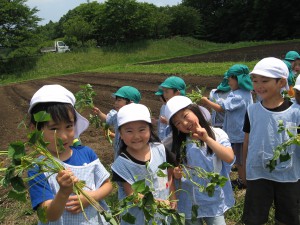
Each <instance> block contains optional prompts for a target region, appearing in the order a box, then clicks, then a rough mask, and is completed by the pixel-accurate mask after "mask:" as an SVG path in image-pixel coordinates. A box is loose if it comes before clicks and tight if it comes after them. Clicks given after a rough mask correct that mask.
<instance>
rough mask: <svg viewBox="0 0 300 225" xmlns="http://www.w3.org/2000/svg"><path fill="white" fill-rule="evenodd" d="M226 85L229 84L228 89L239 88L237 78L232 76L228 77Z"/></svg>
mask: <svg viewBox="0 0 300 225" xmlns="http://www.w3.org/2000/svg"><path fill="white" fill-rule="evenodd" d="M228 85H229V86H230V89H231V90H233V91H235V90H237V89H239V85H238V81H237V78H234V77H232V76H230V77H228Z"/></svg>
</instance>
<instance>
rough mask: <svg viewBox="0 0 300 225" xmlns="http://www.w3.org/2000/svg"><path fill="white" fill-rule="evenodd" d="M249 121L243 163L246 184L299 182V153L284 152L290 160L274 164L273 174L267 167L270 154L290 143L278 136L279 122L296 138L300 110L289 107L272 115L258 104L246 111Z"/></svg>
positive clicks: (293, 150)
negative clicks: (245, 156) (255, 181)
mask: <svg viewBox="0 0 300 225" xmlns="http://www.w3.org/2000/svg"><path fill="white" fill-rule="evenodd" d="M248 116H249V121H250V133H249V145H248V155H247V161H246V178H247V180H256V179H268V180H272V181H278V182H296V181H298V180H299V179H300V149H299V146H296V145H291V146H289V147H288V148H287V151H288V152H289V154H290V155H291V159H290V160H288V161H286V162H282V163H279V162H278V164H277V166H276V167H275V170H273V171H272V172H270V170H269V168H266V164H267V163H269V160H270V159H272V157H273V155H274V152H273V150H274V149H275V148H276V147H277V146H278V145H280V144H282V143H283V142H285V141H287V140H288V139H289V136H288V134H287V133H286V132H285V131H284V132H281V133H278V124H279V120H282V121H283V123H284V126H285V128H288V129H289V131H290V132H292V133H293V134H297V129H296V127H298V126H299V124H300V106H299V105H298V104H293V105H291V106H290V107H289V108H288V109H286V110H284V111H281V112H273V111H269V110H268V109H266V108H264V107H263V106H262V105H261V103H260V102H258V103H255V104H253V105H251V106H249V108H248Z"/></svg>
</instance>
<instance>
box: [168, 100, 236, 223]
mask: <svg viewBox="0 0 300 225" xmlns="http://www.w3.org/2000/svg"><path fill="white" fill-rule="evenodd" d="M166 117H167V118H168V120H169V124H170V126H171V128H172V131H173V143H172V152H174V153H175V154H176V159H177V163H178V164H179V165H180V164H183V165H184V167H183V168H184V169H182V170H181V168H180V167H176V168H175V169H174V177H175V178H177V179H179V188H180V189H183V191H179V192H178V194H177V197H178V200H179V201H178V211H179V212H181V213H184V214H185V217H186V221H185V222H186V223H185V224H186V225H190V224H203V222H204V221H205V222H206V224H208V225H212V224H217V225H221V224H222V225H223V224H225V219H224V212H225V211H227V210H228V209H229V208H231V207H232V206H233V205H234V196H233V191H232V187H231V183H230V182H229V181H227V182H226V183H225V185H224V186H223V187H221V186H216V187H215V191H214V194H213V196H209V195H208V193H206V192H201V191H200V190H199V187H198V186H196V185H195V184H194V183H192V182H190V180H189V179H186V178H184V177H182V172H184V173H185V174H191V177H192V178H193V180H194V181H195V182H197V183H199V184H201V185H205V184H206V180H205V179H202V178H200V177H198V176H196V175H194V173H193V170H194V169H195V168H196V167H201V168H203V169H204V170H205V171H207V172H216V173H219V174H220V175H221V176H225V177H226V178H228V180H229V173H230V171H231V166H232V165H233V163H234V160H235V157H234V153H233V150H232V148H231V144H230V141H229V138H228V136H227V134H226V133H225V132H224V131H223V130H222V129H220V128H214V127H212V126H210V124H209V122H208V121H207V120H206V119H205V117H204V115H203V114H202V112H201V110H200V109H199V107H198V105H196V104H193V103H192V101H191V100H190V99H189V98H187V97H184V96H175V97H173V98H172V99H170V100H169V101H168V102H167V104H166ZM194 205H198V208H197V209H196V217H197V219H196V221H193V220H192V212H194V213H195V211H194V210H193V208H194V207H193V206H194Z"/></svg>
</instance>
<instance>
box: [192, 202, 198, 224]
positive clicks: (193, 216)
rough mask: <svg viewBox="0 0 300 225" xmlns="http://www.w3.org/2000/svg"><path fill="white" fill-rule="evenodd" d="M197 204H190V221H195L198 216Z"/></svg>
mask: <svg viewBox="0 0 300 225" xmlns="http://www.w3.org/2000/svg"><path fill="white" fill-rule="evenodd" d="M198 208H199V206H198V205H192V212H191V213H192V222H196V221H197V217H198Z"/></svg>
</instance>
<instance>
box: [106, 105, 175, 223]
mask: <svg viewBox="0 0 300 225" xmlns="http://www.w3.org/2000/svg"><path fill="white" fill-rule="evenodd" d="M117 115H118V126H119V131H120V136H121V140H122V143H121V145H120V154H119V155H118V157H117V158H116V160H115V162H114V163H113V164H112V167H111V168H112V171H113V181H116V182H117V184H118V187H119V199H124V198H125V197H126V196H131V195H133V193H134V191H133V187H132V185H133V184H134V183H135V182H137V181H141V180H143V179H145V180H146V183H147V185H148V186H149V187H150V190H151V192H152V194H153V197H154V198H155V201H158V202H161V203H162V204H166V205H167V207H168V208H173V209H174V208H176V201H174V200H175V194H174V193H173V192H174V191H175V186H174V183H173V179H172V175H171V173H172V169H168V170H164V171H163V172H164V173H165V174H167V175H168V176H158V174H157V173H158V171H159V168H158V167H159V166H160V165H161V164H163V163H164V162H170V163H172V162H174V157H173V160H172V154H171V152H169V151H166V149H165V147H164V145H163V144H161V143H160V142H159V138H158V137H157V136H156V135H155V134H154V131H153V127H152V124H151V116H150V112H149V110H148V108H147V107H146V106H144V105H142V104H135V103H132V104H129V105H126V106H124V107H122V108H121V109H120V111H119V112H118V114H117ZM148 197H149V196H148ZM169 197H170V198H169ZM139 198H140V199H142V198H143V196H142V195H139ZM148 200H149V199H148ZM169 200H170V201H169ZM149 201H150V200H149ZM149 209H151V206H150V207H149ZM126 213H130V214H131V215H132V216H134V217H135V222H134V224H137V225H140V224H145V221H146V218H147V216H148V215H145V214H144V211H143V210H142V209H140V208H139V207H137V206H135V207H132V208H130V209H128V211H126ZM155 219H156V222H157V224H164V223H162V222H161V221H160V220H164V221H165V220H166V218H165V217H163V216H162V215H156V214H155ZM148 222H149V224H151V222H150V221H148ZM121 224H129V223H127V222H126V221H125V220H124V217H122V220H121Z"/></svg>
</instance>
